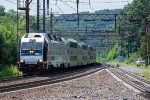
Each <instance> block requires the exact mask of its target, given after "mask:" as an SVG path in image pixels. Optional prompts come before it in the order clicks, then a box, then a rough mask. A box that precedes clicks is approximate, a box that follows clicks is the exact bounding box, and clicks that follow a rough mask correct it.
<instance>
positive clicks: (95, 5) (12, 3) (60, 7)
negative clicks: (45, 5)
mask: <svg viewBox="0 0 150 100" xmlns="http://www.w3.org/2000/svg"><path fill="white" fill-rule="evenodd" d="M20 1H25V0H20ZM36 1H37V0H32V3H31V4H30V14H33V15H34V14H36ZM42 1H43V0H40V2H41V4H42ZM49 1H50V5H49V6H50V8H52V10H53V13H57V14H62V13H63V14H69V13H76V0H57V2H56V0H49ZM89 1H90V3H89ZM132 1H133V0H79V2H80V4H79V12H83V11H89V12H94V11H97V10H102V9H118V8H123V7H124V6H125V5H127V4H128V3H131V2H132ZM16 2H17V0H0V5H2V6H4V7H5V8H6V10H9V9H15V10H16V8H17V7H16V6H17V3H16ZM41 9H42V8H41Z"/></svg>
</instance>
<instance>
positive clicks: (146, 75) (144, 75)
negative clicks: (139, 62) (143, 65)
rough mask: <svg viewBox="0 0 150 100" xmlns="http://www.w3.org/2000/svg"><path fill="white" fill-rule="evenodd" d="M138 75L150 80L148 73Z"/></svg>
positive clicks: (149, 73)
mask: <svg viewBox="0 0 150 100" xmlns="http://www.w3.org/2000/svg"><path fill="white" fill-rule="evenodd" d="M139 75H140V76H143V77H146V78H148V79H150V72H143V73H140V74H139Z"/></svg>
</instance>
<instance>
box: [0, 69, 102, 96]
mask: <svg viewBox="0 0 150 100" xmlns="http://www.w3.org/2000/svg"><path fill="white" fill-rule="evenodd" d="M101 69H103V67H95V68H88V69H84V68H83V69H82V70H81V69H80V70H77V71H70V72H67V73H62V74H56V75H53V76H51V77H50V76H49V77H50V79H46V80H40V81H34V82H29V83H21V84H15V85H10V86H4V87H1V88H0V93H5V92H11V91H15V90H21V89H27V88H32V87H38V86H43V85H48V84H53V83H58V82H62V81H67V80H72V79H76V78H79V77H83V76H86V75H89V74H92V73H95V72H97V71H99V70H101Z"/></svg>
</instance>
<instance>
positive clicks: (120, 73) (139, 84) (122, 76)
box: [108, 68, 150, 94]
mask: <svg viewBox="0 0 150 100" xmlns="http://www.w3.org/2000/svg"><path fill="white" fill-rule="evenodd" d="M108 70H109V71H110V72H112V73H113V74H114V75H116V76H117V77H118V78H120V79H121V80H123V81H124V82H126V83H128V84H129V85H131V86H133V87H134V88H136V89H138V90H140V91H142V92H144V93H148V94H150V87H149V86H147V85H145V84H144V83H145V82H143V81H141V80H139V79H137V78H136V77H134V76H131V75H129V74H128V73H125V72H123V71H120V70H118V68H117V69H116V68H111V69H110V68H109V69H108ZM127 75H128V76H127ZM129 76H131V77H133V78H135V79H136V80H134V79H133V78H131V77H129ZM137 80H138V81H137ZM149 85H150V84H149Z"/></svg>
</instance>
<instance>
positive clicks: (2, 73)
mask: <svg viewBox="0 0 150 100" xmlns="http://www.w3.org/2000/svg"><path fill="white" fill-rule="evenodd" d="M0 67H1V69H0V77H1V78H2V77H12V76H16V75H18V73H19V70H18V69H17V67H16V66H14V65H1V66H0Z"/></svg>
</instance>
